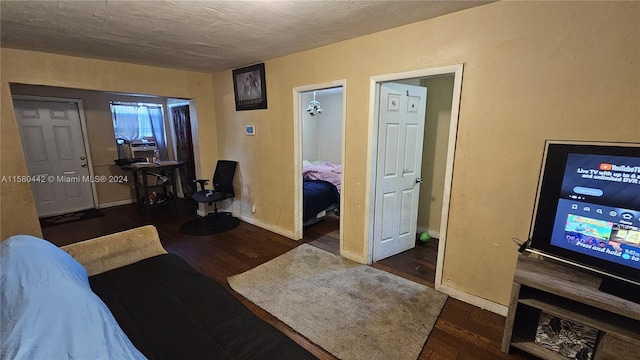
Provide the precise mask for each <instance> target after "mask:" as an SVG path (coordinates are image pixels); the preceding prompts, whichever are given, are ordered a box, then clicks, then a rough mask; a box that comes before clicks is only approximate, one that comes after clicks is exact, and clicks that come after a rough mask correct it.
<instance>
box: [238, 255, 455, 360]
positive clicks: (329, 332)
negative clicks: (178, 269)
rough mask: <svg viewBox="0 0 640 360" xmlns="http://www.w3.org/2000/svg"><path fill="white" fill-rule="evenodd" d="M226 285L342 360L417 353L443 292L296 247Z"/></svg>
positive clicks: (441, 302)
mask: <svg viewBox="0 0 640 360" xmlns="http://www.w3.org/2000/svg"><path fill="white" fill-rule="evenodd" d="M228 281H229V285H230V286H231V287H232V288H233V289H234V290H235V291H237V292H238V293H240V294H241V295H242V296H244V297H246V298H247V299H249V300H250V301H252V302H253V303H254V304H256V305H258V306H259V307H261V308H263V309H264V310H266V311H268V312H269V313H271V314H272V315H274V316H275V317H277V318H278V319H280V320H281V321H282V322H284V323H285V324H287V325H289V326H290V327H291V328H293V329H294V330H295V331H297V332H298V333H300V334H302V335H303V336H305V337H306V338H307V339H309V340H310V341H312V342H314V343H315V344H317V345H319V346H320V347H322V348H323V349H325V350H327V351H328V352H330V353H332V354H333V355H335V356H336V357H338V358H340V359H344V360H358V359H363V360H371V359H385V360H389V359H411V360H415V359H417V358H418V356H419V355H420V352H421V351H422V347H423V346H424V343H425V341H426V340H427V337H428V336H429V333H430V332H431V330H432V329H433V325H434V324H435V322H436V320H437V319H438V316H439V315H440V311H441V310H442V307H443V306H444V303H445V301H446V300H447V295H445V294H443V293H440V292H437V291H435V290H433V289H431V288H429V287H426V286H424V285H421V284H418V283H414V282H412V281H409V280H406V279H403V278H401V277H398V276H395V275H393V274H390V273H387V272H385V271H381V270H378V269H374V268H372V267H370V266H367V265H361V264H358V263H355V262H353V261H350V260H347V259H343V258H342V257H340V256H337V255H334V254H331V253H329V252H326V251H324V250H321V249H318V248H316V247H313V246H311V245H307V244H302V245H300V246H299V247H297V248H295V249H293V250H291V251H289V252H287V253H286V254H283V255H281V256H279V257H277V258H275V259H273V260H271V261H269V262H267V263H264V264H262V265H260V266H258V267H256V268H254V269H251V270H249V271H247V272H245V273H242V274H239V275H235V276H231V277H229V278H228Z"/></svg>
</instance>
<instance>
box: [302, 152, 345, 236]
mask: <svg viewBox="0 0 640 360" xmlns="http://www.w3.org/2000/svg"><path fill="white" fill-rule="evenodd" d="M341 178H342V166H341V165H340V164H335V163H332V162H330V161H308V160H305V161H304V162H303V165H302V179H303V184H302V189H303V205H302V208H303V216H302V219H303V223H304V225H305V226H306V225H311V224H313V223H315V222H317V221H319V220H320V219H322V218H323V217H325V216H327V215H329V214H331V213H334V214H336V215H339V214H340V191H341Z"/></svg>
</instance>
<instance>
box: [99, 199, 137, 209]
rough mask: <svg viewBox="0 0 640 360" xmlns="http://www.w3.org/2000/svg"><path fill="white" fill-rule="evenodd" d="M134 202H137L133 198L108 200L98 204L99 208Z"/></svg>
mask: <svg viewBox="0 0 640 360" xmlns="http://www.w3.org/2000/svg"><path fill="white" fill-rule="evenodd" d="M134 202H135V200H133V199H127V200H120V201H112V202H108V203H102V204H99V205H98V209H104V208H110V207H114V206H120V205H128V204H133V203H134Z"/></svg>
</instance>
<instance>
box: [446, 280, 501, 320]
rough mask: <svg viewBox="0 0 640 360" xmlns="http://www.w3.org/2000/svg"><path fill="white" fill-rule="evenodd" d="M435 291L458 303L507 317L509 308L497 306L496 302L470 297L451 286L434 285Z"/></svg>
mask: <svg viewBox="0 0 640 360" xmlns="http://www.w3.org/2000/svg"><path fill="white" fill-rule="evenodd" d="M436 290H438V291H440V292H443V293H445V294H447V295H449V296H451V297H452V298H454V299H458V300H460V301H463V302H466V303H467V304H471V305H473V306H477V307H479V308H481V309H484V310H487V311H491V312H492V313H496V314H498V315H502V316H505V317H506V316H507V312H508V311H509V307H508V306H505V305H501V304H498V303H496V302H493V301H490V300H487V299H483V298H481V297H478V296H475V295H471V294H469V293H466V292H464V291H461V290H458V289H455V288H452V287H451V286H447V285H443V284H436Z"/></svg>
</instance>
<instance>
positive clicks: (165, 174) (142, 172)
mask: <svg viewBox="0 0 640 360" xmlns="http://www.w3.org/2000/svg"><path fill="white" fill-rule="evenodd" d="M183 165H184V162H182V161H171V162H169V161H165V162H163V163H162V164H161V165H158V164H150V163H134V164H131V165H126V166H122V167H121V168H122V170H124V171H131V172H132V173H133V176H132V178H133V179H132V181H133V185H134V187H135V190H136V201H137V202H138V204H139V205H140V206H141V207H143V208H144V209H145V210H146V212H147V214H151V209H152V208H154V207H157V206H164V205H167V204H172V203H174V200H175V198H176V195H175V192H176V188H175V186H176V182H175V180H176V179H177V178H178V171H179V169H180V167H182V166H183ZM159 179H162V180H161V181H158V180H159ZM150 180H151V181H150ZM154 189H157V190H158V192H159V193H158V192H156V191H154ZM160 190H161V192H160ZM154 193H155V194H156V195H155V197H154V196H153V194H154Z"/></svg>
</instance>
